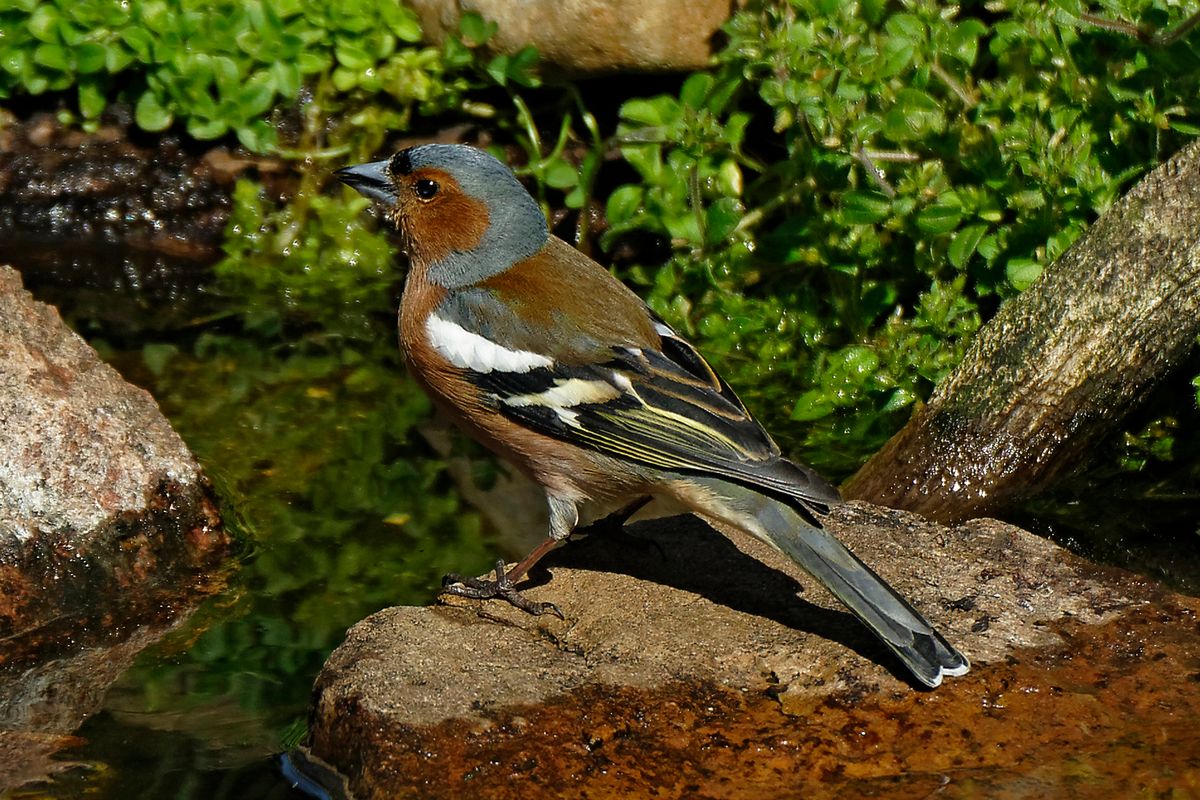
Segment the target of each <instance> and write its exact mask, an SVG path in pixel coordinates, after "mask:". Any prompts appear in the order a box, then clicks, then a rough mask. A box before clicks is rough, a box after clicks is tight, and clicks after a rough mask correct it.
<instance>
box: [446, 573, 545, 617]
mask: <svg viewBox="0 0 1200 800" xmlns="http://www.w3.org/2000/svg"><path fill="white" fill-rule="evenodd" d="M438 594H450V595H454V596H455V597H466V598H469V599H471V600H491V599H493V598H497V597H498V598H500V599H501V600H507V601H508V602H509V603H511V604H512V605H514V606H516V607H517V608H519V609H521V610H522V611H524V612H525V613H527V614H532V615H533V616H535V617H540V616H541V615H542V614H547V613H549V614H553V615H554V616H556V617H558V618H559V619H566V617H564V616H563V613H562V612H561V611H559V610H558V606H556V605H554V603H539V602H536V601H534V600H530V599H529V598H528V597H526V596H525V595H523V594H521V593H520V592H518V591H517V588H516V587H515V586H514V585H513V582H512V580H511V579H510V578H509V577H508V574H507V573H506V572H505V571H504V562H503V561H497V562H496V579H495V580H494V581H489V580H485V579H483V578H470V577H466V576H464V575H458V574H455V573H453V572H452V573H450V574H449V575H447V576H446V577H444V578H442V589H441V591H440V592H438Z"/></svg>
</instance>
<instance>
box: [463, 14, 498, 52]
mask: <svg viewBox="0 0 1200 800" xmlns="http://www.w3.org/2000/svg"><path fill="white" fill-rule="evenodd" d="M498 27H499V26H498V25H496V23H494V22H492V21H491V20H485V19H484V18H483V17H482V16H480V14H479V12H477V11H468V12H467V13H465V14H463V15H462V17H461V18H460V19H459V21H458V30H459V32H460V33H461V34H462V42H463V44H465V45H466V46H467V47H479V45H481V44H483V43H484V42H486V41H487V40H488V39H490V38H492V35H493V34H495V32H496V30H497V28H498Z"/></svg>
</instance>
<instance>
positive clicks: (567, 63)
mask: <svg viewBox="0 0 1200 800" xmlns="http://www.w3.org/2000/svg"><path fill="white" fill-rule="evenodd" d="M731 6H732V4H731V3H730V2H728V0H725V2H714V1H713V0H705V1H704V2H691V3H688V4H687V5H686V7H684V6H681V5H680V4H679V3H678V2H674V0H643V1H640V2H639V0H543V1H542V2H522V3H511V2H505V0H413V2H412V7H413V8H414V9H415V10H416V11H417V13H418V14H419V15H420V17H421V27H422V28H423V29H424V31H425V35H426V36H427V37H429V38H431V39H433V41H435V42H439V43H440V42H441V41H442V40H443V39H445V38H446V35H447V33H452V32H455V31H457V30H458V21H459V18H460V17H461V16H462V14H463V13H464V12H468V11H474V12H477V13H478V14H480V15H481V16H482V17H484V18H485V19H487V20H491V21H492V22H495V23H496V24H497V25H498V26H499V29H498V30H497V32H496V34H495V35H494V36H493V37H492V38H491V39H490V40H489V42H488V46H489V47H491V48H493V49H495V50H497V51H499V52H502V53H516V52H517V51H519V50H521V49H522V48H524V47H526V46H528V45H533V46H534V47H536V48H537V50H538V53H539V54H540V56H541V58H542V62H543V63H544V64H547V65H550V66H551V67H557V68H558V69H561V70H565V71H567V72H569V73H572V74H596V73H606V72H617V71H621V70H629V71H638V72H662V71H676V70H692V69H700V68H702V67H705V66H707V65H708V64H709V60H710V58H711V56H712V53H713V48H712V39H713V36H714V35H716V33H717V32H718V30H719V29H720V27H721V25H722V24H724V22H725V20H727V19H728V18H729V14H730V11H731Z"/></svg>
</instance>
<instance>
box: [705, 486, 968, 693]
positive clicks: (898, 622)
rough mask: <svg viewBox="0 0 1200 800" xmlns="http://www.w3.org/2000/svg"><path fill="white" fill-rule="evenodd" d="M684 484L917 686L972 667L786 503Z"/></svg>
mask: <svg viewBox="0 0 1200 800" xmlns="http://www.w3.org/2000/svg"><path fill="white" fill-rule="evenodd" d="M686 480H687V482H688V483H690V484H692V485H696V484H699V485H700V486H701V487H703V488H704V489H705V490H707V492H711V493H712V495H713V496H714V497H713V499H714V500H716V501H717V502H718V503H719V504H722V505H724V506H725V507H724V508H711V507H707V508H706V507H703V506H707V505H708V504H707V503H696V502H695V498H696V494H695V493H689V494H691V498H692V501H693V502H692V505H694V506H696V507H697V508H698V510H700V511H703V512H706V513H710V514H712V515H713V516H716V517H718V518H721V519H723V520H724V521H726V522H729V523H731V524H733V525H736V526H737V527H739V528H742V529H743V530H746V531H747V532H748V533H751V534H754V535H755V536H757V537H758V538H760V539H763V540H764V541H766V542H768V543H769V544H773V545H774V546H776V547H778V548H779V549H780V550H782V551H783V552H784V553H786V554H787V555H789V556H790V557H791V558H792V560H794V561H795V562H796V563H797V564H799V565H800V566H801V567H803V568H804V569H805V571H807V572H808V573H809V574H811V575H812V576H813V577H814V578H816V579H817V580H818V581H820V582H821V584H822V585H823V586H825V588H826V589H828V590H829V591H830V592H831V593H832V594H833V595H834V597H836V598H837V599H838V600H840V601H842V603H844V604H845V606H846V607H847V608H849V609H850V610H851V611H852V612H854V615H855V616H856V617H858V618H859V619H861V620H862V621H863V623H864V624H866V626H867V627H868V628H870V629H871V631H873V632H874V633H875V635H876V636H878V637H879V638H880V639H881V640H882V641H883V643H884V644H886V645H887V646H888V647H890V648H891V649H892V650H893V651H894V652H895V653H896V655H898V656H899V657H900V660H901V661H903V662H904V665H905V666H906V667H908V669H909V670H910V671H911V672H912V674H913V675H914V676H915V677H916V678H917V680H919V681H920V682H921V683H923V684H925V685H926V686H930V687H935V686H939V685H940V684H941V682H942V678H943V677H944V676H946V675H962V674H964V673H966V671H967V670H968V669H969V668H970V664H969V662H968V661H967V659H966V657H965V656H963V654H962V653H960V652H958V651H957V650H955V649H954V647H953V646H951V645H950V643H949V642H947V641H946V640H945V639H944V638H942V635H941V634H940V633H938V632H937V631H935V630H934V629H933V626H932V625H930V624H929V622H928V621H927V620H926V619H925V618H924V617H923V616H921V614H920V612H918V611H917V610H916V609H914V608H913V607H912V606H911V605H909V603H908V601H907V600H905V599H904V598H903V597H901V596H900V595H899V594H898V593H897V592H896V590H895V589H893V588H892V587H891V586H888V585H887V583H885V582H884V580H883V579H882V578H880V577H879V576H878V575H876V574H875V573H874V572H873V571H872V570H871V568H870V567H868V566H867V565H866V564H864V563H863V562H862V561H860V560H859V559H858V557H857V556H855V555H854V554H853V553H851V552H850V551H849V550H848V549H847V548H846V546H845V545H843V544H842V543H841V542H839V541H838V540H837V539H835V538H834V537H833V536H832V535H831V534H830V533H829V532H827V531H825V530H823V529H822V528H819V527H816V526H815V525H814V524H813V523H812V522H810V521H808V520H806V519H805V518H804V517H803V516H802V515H801V514H800V513H799V512H798V511H796V510H795V509H794V508H792V507H791V506H790V505H788V504H787V503H785V502H782V501H780V500H776V499H773V498H771V497H768V496H766V495H763V494H761V493H759V492H757V491H754V490H753V489H750V488H747V487H744V486H740V485H737V484H733V483H730V482H728V481H724V480H720V479H717V478H708V477H696V476H689V477H688V478H687V479H686ZM721 501H724V502H723V503H721ZM723 512H724V513H723ZM730 512H732V513H730Z"/></svg>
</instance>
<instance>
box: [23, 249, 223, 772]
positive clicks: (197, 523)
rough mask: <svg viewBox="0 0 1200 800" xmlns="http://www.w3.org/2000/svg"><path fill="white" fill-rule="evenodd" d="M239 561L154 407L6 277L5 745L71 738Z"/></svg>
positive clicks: (206, 492) (201, 484) (179, 444)
mask: <svg viewBox="0 0 1200 800" xmlns="http://www.w3.org/2000/svg"><path fill="white" fill-rule="evenodd" d="M229 551H230V539H229V537H228V536H227V534H226V533H225V532H224V530H223V529H222V527H221V524H220V517H219V515H218V513H217V510H216V506H215V504H214V501H213V498H212V494H211V489H210V488H209V486H208V483H207V481H206V480H205V478H204V477H203V475H202V473H201V472H200V468H199V465H198V464H197V463H196V461H195V459H194V458H193V456H192V455H191V453H190V452H189V451H188V449H187V447H186V446H185V445H184V443H183V441H182V440H181V439H180V438H179V436H178V435H177V434H176V433H175V431H174V430H172V429H171V427H170V425H169V424H168V423H167V421H166V419H165V418H164V417H163V415H162V413H161V412H160V411H159V409H158V406H157V404H156V403H155V402H154V400H153V398H151V397H150V395H149V394H148V393H147V392H145V391H143V390H141V389H138V388H136V387H134V386H131V385H129V384H127V383H126V382H125V381H124V380H122V378H121V376H120V375H119V374H118V373H117V372H116V371H115V370H114V369H112V368H111V367H109V366H108V365H106V364H104V363H103V362H102V361H100V359H99V357H98V356H97V355H96V353H95V352H94V351H93V350H92V349H91V348H90V347H89V346H88V345H87V343H85V342H84V341H83V340H82V339H81V338H79V336H77V335H76V334H74V333H73V332H71V331H70V330H69V329H68V328H67V327H66V326H65V325H64V324H63V323H62V320H61V319H59V316H58V314H57V312H56V311H55V310H54V309H53V308H51V307H50V306H47V305H44V304H42V303H38V302H35V301H33V300H32V298H31V297H30V295H29V294H28V292H26V291H25V290H24V289H23V288H22V285H21V280H20V276H19V275H18V274H17V273H16V272H15V271H14V270H12V269H11V268H8V267H0V731H19V732H22V733H23V734H30V735H32V734H34V733H50V734H68V733H70V732H71V731H73V730H74V729H75V728H76V727H77V726H78V725H79V723H80V722H82V721H83V719H85V718H86V717H87V716H88V715H89V714H90V713H92V712H93V711H94V710H95V709H96V708H98V707H99V704H100V702H101V701H102V700H103V697H104V692H105V691H106V689H107V687H108V685H109V684H111V683H112V681H114V680H115V679H116V678H117V676H118V675H120V673H121V672H122V671H124V669H125V668H126V667H127V666H128V665H129V664H130V663H131V662H132V660H133V658H134V656H135V655H136V654H137V653H138V652H139V651H140V650H141V649H142V648H144V647H145V646H146V645H147V644H149V643H150V642H152V641H154V640H156V639H157V638H159V637H160V636H161V635H162V634H163V633H164V632H165V631H166V630H168V629H169V628H170V627H172V626H174V625H177V624H179V622H180V621H181V620H182V619H183V618H185V617H186V615H187V613H189V612H190V610H191V609H192V608H193V607H194V606H195V605H196V603H198V602H199V600H200V599H201V598H203V597H205V596H207V595H209V594H211V593H212V592H213V591H215V590H216V589H218V588H219V587H220V586H221V585H222V576H221V571H220V567H221V565H222V563H223V562H224V560H225V559H226V557H227V556H228V554H229ZM8 741H12V739H11V738H10V739H9V740H8ZM3 752H8V751H3ZM30 752H31V753H32V752H33V751H32V750H31V751H30ZM0 755H3V753H0ZM25 771H26V770H25V769H24V768H23V767H22V765H20V764H15V765H14V764H11V763H7V762H4V761H3V760H0V775H19V774H23V773H24V772H25ZM3 788H4V784H3V782H0V789H3Z"/></svg>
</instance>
